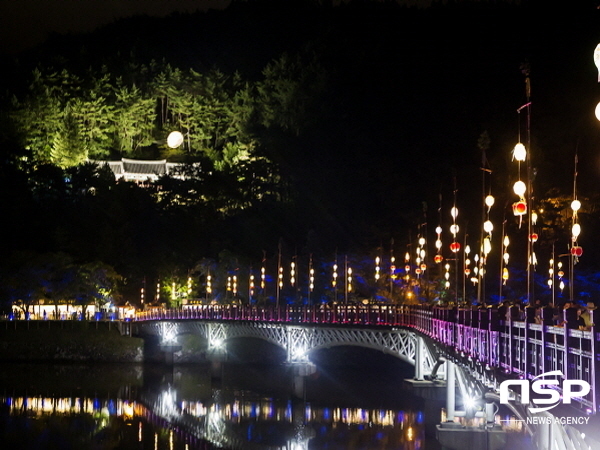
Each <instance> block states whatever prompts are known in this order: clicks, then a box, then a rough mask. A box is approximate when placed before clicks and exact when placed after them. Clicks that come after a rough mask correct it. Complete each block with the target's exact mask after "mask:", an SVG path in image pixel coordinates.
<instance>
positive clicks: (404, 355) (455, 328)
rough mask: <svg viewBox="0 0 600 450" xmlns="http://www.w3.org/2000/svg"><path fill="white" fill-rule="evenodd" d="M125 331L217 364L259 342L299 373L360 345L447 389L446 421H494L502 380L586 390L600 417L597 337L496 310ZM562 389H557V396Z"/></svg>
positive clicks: (324, 311) (380, 308)
mask: <svg viewBox="0 0 600 450" xmlns="http://www.w3.org/2000/svg"><path fill="white" fill-rule="evenodd" d="M591 314H592V323H593V311H591ZM127 326H128V327H130V328H129V329H128V330H127V332H129V333H133V334H136V335H140V336H144V335H155V336H158V337H159V340H160V342H161V345H164V346H167V347H168V346H170V345H176V344H177V336H179V335H181V334H187V333H192V334H196V335H200V336H202V337H204V338H206V339H207V342H208V352H209V353H213V354H218V353H220V352H224V346H225V343H226V341H227V340H228V339H232V338H238V337H253V338H259V339H263V340H266V341H268V342H271V343H273V344H275V345H277V346H279V347H281V348H283V349H284V350H285V352H286V360H287V362H288V363H290V364H292V365H295V366H296V367H300V368H302V367H306V366H307V365H310V364H311V363H310V361H309V358H308V355H309V353H310V352H311V351H313V350H317V349H320V348H327V347H332V346H336V345H356V346H362V347H367V348H371V349H375V350H379V351H382V352H384V353H387V354H391V355H394V356H396V357H398V358H400V359H402V360H404V361H406V362H408V363H410V364H412V365H413V366H414V367H415V376H414V380H416V381H423V382H424V383H427V382H429V383H433V384H439V383H445V384H446V385H447V390H446V392H447V396H446V405H447V408H446V409H447V418H448V420H449V421H453V420H454V417H455V416H477V415H479V417H486V418H487V419H488V421H493V416H494V413H493V408H492V407H490V405H491V404H493V402H494V401H497V400H498V399H499V397H498V395H497V393H498V387H499V384H500V383H501V382H502V381H503V380H506V379H514V380H534V379H535V378H536V377H541V376H544V374H547V373H552V374H554V375H556V374H558V375H559V376H561V377H563V378H564V379H565V380H581V381H583V382H586V383H588V384H589V385H590V387H591V388H590V391H589V393H587V394H585V395H584V396H582V397H576V398H573V402H574V403H576V404H578V405H579V406H580V407H581V408H582V410H584V411H585V412H586V413H587V414H596V413H597V412H598V398H597V394H598V393H597V387H598V373H599V371H598V368H599V364H600V363H599V362H598V350H599V348H600V345H599V341H600V335H599V334H598V333H596V330H595V327H594V326H592V327H590V329H588V330H577V329H569V328H568V327H566V326H565V327H557V326H552V325H544V324H538V323H529V322H527V321H521V320H513V319H511V317H510V316H509V315H507V316H506V318H504V317H502V318H501V317H500V314H499V312H498V310H497V309H494V308H463V309H457V308H454V309H449V308H443V307H427V306H406V305H338V306H334V307H324V306H320V307H312V306H308V307H291V306H286V307H282V308H268V307H267V308H261V307H256V306H237V305H198V306H188V307H184V308H182V309H177V310H169V309H160V310H151V311H148V312H141V313H138V315H137V317H136V320H135V321H134V322H130V323H129V325H127ZM298 373H299V374H305V375H306V374H308V373H310V372H308V371H306V370H304V369H300V371H299V372H298ZM560 386H561V385H560V383H559V385H557V386H555V388H556V389H557V390H558V391H559V392H561V388H560ZM457 388H458V389H457ZM457 390H458V391H459V392H460V395H459V396H456V392H457ZM561 393H562V392H561ZM457 400H458V401H457ZM510 400H511V402H512V403H515V404H518V403H519V400H520V396H519V394H518V393H515V392H512V397H510ZM475 402H479V407H476V406H474V405H475ZM482 403H483V407H482V406H481V404H482ZM525 406H526V405H521V410H520V411H516V410H515V412H516V413H517V414H519V415H520V417H523V418H526V417H527V416H528V415H530V413H529V412H528V411H527V408H526V407H525ZM523 420H525V419H523ZM529 431H530V433H531V434H532V435H536V434H537V435H541V434H540V433H539V432H537V431H536V430H529ZM561 432H562V433H563V434H564V433H565V432H564V430H563V429H561ZM548 433H551V430H549V431H547V432H546V435H548ZM565 436H566V434H565ZM544 439H550V438H549V437H548V436H546V437H545V438H544ZM565 439H567V438H566V437H565ZM569 439H570V438H569Z"/></svg>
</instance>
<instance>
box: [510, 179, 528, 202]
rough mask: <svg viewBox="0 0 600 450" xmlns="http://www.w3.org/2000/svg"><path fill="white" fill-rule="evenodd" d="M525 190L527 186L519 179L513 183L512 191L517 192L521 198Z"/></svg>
mask: <svg viewBox="0 0 600 450" xmlns="http://www.w3.org/2000/svg"><path fill="white" fill-rule="evenodd" d="M526 190H527V187H526V186H525V183H523V182H522V181H521V180H519V181H517V182H516V183H515V185H514V186H513V191H514V193H515V194H517V195H518V196H519V197H521V198H523V195H525V191H526Z"/></svg>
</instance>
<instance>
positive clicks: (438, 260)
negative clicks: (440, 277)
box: [433, 255, 444, 264]
mask: <svg viewBox="0 0 600 450" xmlns="http://www.w3.org/2000/svg"><path fill="white" fill-rule="evenodd" d="M443 260H444V257H443V256H442V255H435V256H434V257H433V261H434V262H435V263H436V264H440V263H441V262H442V261H443Z"/></svg>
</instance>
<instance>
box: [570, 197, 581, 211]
mask: <svg viewBox="0 0 600 450" xmlns="http://www.w3.org/2000/svg"><path fill="white" fill-rule="evenodd" d="M579 208H581V202H580V201H579V200H577V199H575V200H573V201H572V202H571V209H572V210H573V211H575V212H577V211H579Z"/></svg>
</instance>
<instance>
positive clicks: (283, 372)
mask: <svg viewBox="0 0 600 450" xmlns="http://www.w3.org/2000/svg"><path fill="white" fill-rule="evenodd" d="M123 369H124V367H121V370H123ZM113 370H115V368H114V367H105V366H89V367H83V366H82V367H79V368H73V367H71V368H70V370H68V371H67V373H69V374H70V376H69V377H68V378H67V379H65V377H64V376H62V375H61V376H58V377H54V379H53V380H50V379H49V377H50V378H52V374H55V373H59V374H63V375H64V373H65V369H64V367H60V368H59V369H57V366H52V367H51V368H47V367H45V366H34V365H15V366H12V367H7V365H4V366H3V368H2V370H1V371H0V382H1V383H2V386H3V388H4V395H3V396H1V398H0V404H1V414H0V420H1V422H0V433H1V434H0V440H1V441H2V442H3V443H4V444H6V445H7V446H6V447H4V444H3V448H28V449H35V448H40V449H41V448H57V449H71V448H72V449H77V450H80V449H88V448H89V449H109V448H110V449H157V450H158V449H169V450H171V449H172V450H179V449H212V448H227V449H266V450H284V449H285V450H292V449H293V450H301V449H346V450H347V449H369V450H375V449H406V450H413V449H415V450H416V449H423V448H427V449H437V448H439V446H438V445H437V442H436V440H435V437H434V436H432V435H428V430H427V428H428V424H427V423H426V420H425V418H426V417H427V416H429V419H430V420H429V422H430V424H431V425H433V424H435V423H437V422H439V420H440V416H439V409H437V412H436V409H435V407H434V408H430V409H427V408H428V407H427V405H425V404H424V403H423V402H422V401H421V400H418V399H415V398H412V397H410V395H409V394H407V393H406V392H403V391H402V389H401V378H400V379H398V378H396V384H397V386H389V385H388V386H378V384H379V383H380V382H381V383H387V382H389V381H390V380H389V378H387V377H386V376H385V374H383V373H379V374H378V375H379V377H378V378H373V377H370V378H368V379H369V380H370V381H369V383H368V384H365V374H364V372H360V371H359V372H357V373H352V370H349V369H347V368H346V369H344V373H343V374H342V373H340V374H336V373H335V370H334V371H331V370H330V371H329V372H327V377H325V376H323V377H322V378H321V379H318V378H314V379H311V380H310V382H309V383H307V389H306V398H305V399H302V400H298V399H295V398H293V397H292V396H291V395H290V392H291V390H290V388H289V386H291V382H290V377H289V373H288V372H289V371H288V370H287V368H285V367H268V366H265V367H249V366H243V365H227V364H225V365H223V366H220V367H217V369H216V370H215V367H211V366H210V365H194V366H182V367H177V366H176V367H175V368H166V367H164V368H157V367H144V368H143V371H142V372H141V373H142V376H136V375H134V376H133V377H132V378H131V379H130V380H128V381H129V383H128V384H127V385H126V386H120V387H116V386H115V384H114V382H112V381H110V380H108V379H107V383H108V384H109V385H110V386H109V387H108V389H107V387H106V386H103V385H102V383H101V382H99V381H98V380H101V379H102V378H103V374H102V372H103V371H107V373H106V374H105V375H106V376H107V377H108V376H110V372H111V371H113ZM24 371H26V372H27V373H29V374H31V373H32V371H35V373H38V374H39V373H44V374H45V376H44V377H43V378H44V381H43V382H41V383H40V385H36V384H35V383H33V384H32V383H31V378H27V377H25V378H27V379H28V380H29V381H28V382H27V383H25V385H24V384H22V383H19V382H18V379H19V377H18V373H20V372H24ZM80 371H82V373H83V372H85V373H89V371H94V373H95V374H96V376H95V377H94V380H95V381H94V383H93V385H84V384H82V383H80V382H77V383H75V381H77V380H79V378H78V372H80ZM138 371H139V368H138ZM7 373H10V374H11V376H10V378H11V381H10V383H8V381H7V379H6V378H7V377H6V374H7ZM132 373H134V374H135V373H138V375H139V372H135V371H133V372H132ZM337 375H339V376H337ZM397 375H398V374H396V376H397ZM328 383H334V384H335V389H334V388H332V387H331V386H333V385H329V387H328ZM73 384H76V385H77V386H76V387H73ZM49 386H54V389H50V388H49ZM361 386H362V390H363V391H364V394H360V392H361V391H360V389H359V388H360V387H361ZM69 390H70V391H69ZM369 390H372V393H371V394H373V395H370V393H369V392H368V391H369ZM340 392H346V393H347V394H348V395H346V396H345V397H343V396H340V395H339V393H340ZM377 392H379V393H387V398H383V397H381V396H379V395H378V394H377ZM361 397H364V398H361ZM367 399H368V400H367ZM374 403H375V404H380V405H381V406H379V407H377V406H376V405H374Z"/></svg>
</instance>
